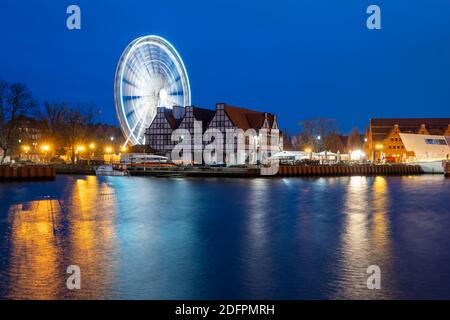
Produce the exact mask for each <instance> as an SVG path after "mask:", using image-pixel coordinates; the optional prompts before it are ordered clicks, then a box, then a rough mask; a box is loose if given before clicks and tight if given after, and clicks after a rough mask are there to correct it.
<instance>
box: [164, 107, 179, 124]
mask: <svg viewBox="0 0 450 320" xmlns="http://www.w3.org/2000/svg"><path fill="white" fill-rule="evenodd" d="M164 116H165V117H166V119H167V122H168V123H169V125H170V128H172V129H176V128H177V127H178V126H179V125H180V122H181V119H177V118H175V117H174V116H173V113H172V110H171V109H167V108H164Z"/></svg>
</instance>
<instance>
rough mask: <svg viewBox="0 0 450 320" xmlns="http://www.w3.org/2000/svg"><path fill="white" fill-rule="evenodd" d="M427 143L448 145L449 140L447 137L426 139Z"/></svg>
mask: <svg viewBox="0 0 450 320" xmlns="http://www.w3.org/2000/svg"><path fill="white" fill-rule="evenodd" d="M425 143H426V144H437V145H441V146H446V145H447V141H446V140H445V139H425Z"/></svg>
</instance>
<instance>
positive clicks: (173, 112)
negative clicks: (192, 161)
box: [145, 103, 283, 164]
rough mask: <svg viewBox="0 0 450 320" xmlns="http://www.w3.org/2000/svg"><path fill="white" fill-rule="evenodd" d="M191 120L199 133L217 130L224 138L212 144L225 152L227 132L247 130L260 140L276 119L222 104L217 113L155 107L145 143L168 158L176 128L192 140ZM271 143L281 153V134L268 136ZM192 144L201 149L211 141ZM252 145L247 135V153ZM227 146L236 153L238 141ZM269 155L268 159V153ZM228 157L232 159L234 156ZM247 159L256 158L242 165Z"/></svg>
mask: <svg viewBox="0 0 450 320" xmlns="http://www.w3.org/2000/svg"><path fill="white" fill-rule="evenodd" d="M194 121H200V122H201V124H202V134H203V133H205V131H206V130H208V129H217V130H218V131H220V132H221V133H222V135H223V138H222V140H221V141H219V140H217V141H215V144H217V145H219V146H220V145H221V146H222V148H223V150H224V151H225V150H227V148H226V147H227V145H226V143H227V141H226V138H225V137H226V133H227V129H228V130H235V129H242V130H243V131H244V132H245V131H246V130H248V129H253V130H255V132H256V134H257V135H258V136H260V137H261V133H262V132H263V129H265V130H268V133H270V129H278V123H277V117H276V115H274V114H270V113H267V112H259V111H254V110H250V109H245V108H239V107H233V106H229V105H227V104H225V103H218V104H216V110H209V109H204V108H198V107H193V106H188V107H186V108H181V107H174V108H173V109H167V108H158V109H157V114H156V117H155V119H154V120H153V122H152V123H151V125H150V127H149V128H148V129H147V130H146V133H145V141H146V144H147V145H148V146H149V147H150V148H152V149H154V150H156V151H157V152H158V153H160V154H162V155H165V156H168V157H170V156H171V152H172V149H173V148H174V146H175V145H176V144H177V143H178V142H173V141H171V137H172V133H173V131H174V130H176V129H185V130H187V131H188V132H189V133H190V134H191V136H192V137H194ZM272 141H273V143H276V144H277V145H276V146H275V145H273V149H276V151H274V152H278V151H281V150H283V139H282V137H281V134H280V137H279V139H278V140H276V139H274V138H273V137H271V136H270V135H269V136H268V137H267V141H266V142H267V144H268V145H269V146H272ZM191 143H192V146H194V144H196V145H197V146H198V145H201V146H202V149H203V148H204V147H205V145H206V144H209V143H210V142H204V141H203V139H202V141H194V139H192V140H191ZM251 143H253V141H249V137H248V136H247V137H245V143H244V148H245V149H246V150H247V151H248V150H249V149H250V144H251ZM256 145H257V148H259V147H260V145H261V141H258V142H257V143H256ZM229 147H230V150H233V151H234V153H237V148H238V142H237V139H233V146H229ZM258 150H259V149H258ZM192 151H194V150H192ZM268 155H269V156H270V153H269V154H268ZM212 156H213V157H216V156H217V155H215V154H213V155H212ZM230 156H231V157H233V155H230ZM211 160H212V162H214V163H222V162H227V163H236V164H238V163H242V161H240V160H238V159H235V158H234V157H233V158H232V159H230V158H227V156H226V155H224V157H223V159H222V160H223V161H220V158H219V157H216V158H213V159H211ZM250 160H252V161H253V160H255V159H245V161H244V162H249V161H250ZM257 160H261V159H256V161H257Z"/></svg>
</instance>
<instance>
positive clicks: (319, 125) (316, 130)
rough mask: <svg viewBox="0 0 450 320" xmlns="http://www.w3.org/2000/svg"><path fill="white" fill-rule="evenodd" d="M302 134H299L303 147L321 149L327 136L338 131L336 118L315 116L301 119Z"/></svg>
mask: <svg viewBox="0 0 450 320" xmlns="http://www.w3.org/2000/svg"><path fill="white" fill-rule="evenodd" d="M300 128H301V131H300V134H299V136H298V140H299V147H300V148H301V149H306V148H309V149H312V150H314V151H316V152H317V151H321V149H322V148H323V147H324V141H325V140H326V139H327V136H328V135H330V134H331V133H334V132H336V131H337V125H336V120H334V119H325V118H315V119H311V120H303V121H300Z"/></svg>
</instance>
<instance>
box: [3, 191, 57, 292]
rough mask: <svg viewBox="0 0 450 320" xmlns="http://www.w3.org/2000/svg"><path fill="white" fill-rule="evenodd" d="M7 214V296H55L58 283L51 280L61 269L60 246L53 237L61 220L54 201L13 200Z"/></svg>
mask: <svg viewBox="0 0 450 320" xmlns="http://www.w3.org/2000/svg"><path fill="white" fill-rule="evenodd" d="M8 214H9V216H10V218H11V219H12V233H11V264H10V271H9V276H10V282H9V290H8V291H9V298H27V299H53V298H56V297H57V296H58V289H59V286H58V284H57V282H55V281H52V280H53V279H54V278H55V277H57V276H56V275H57V274H58V273H60V272H61V270H60V268H59V264H60V257H61V253H60V250H61V249H60V247H59V246H58V243H57V238H56V237H55V232H56V229H57V227H58V226H59V225H60V220H61V210H60V206H59V203H58V201H56V200H49V199H48V200H47V199H45V200H37V201H31V202H25V203H22V204H16V205H13V206H11V207H10V209H9V212H8Z"/></svg>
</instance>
